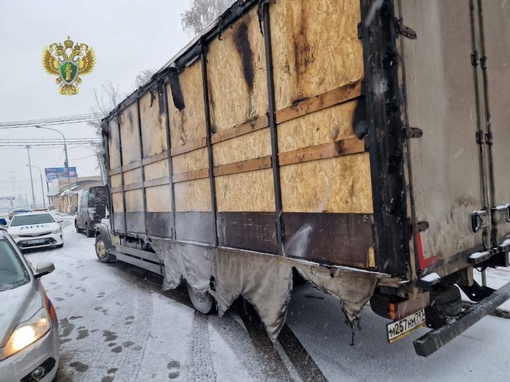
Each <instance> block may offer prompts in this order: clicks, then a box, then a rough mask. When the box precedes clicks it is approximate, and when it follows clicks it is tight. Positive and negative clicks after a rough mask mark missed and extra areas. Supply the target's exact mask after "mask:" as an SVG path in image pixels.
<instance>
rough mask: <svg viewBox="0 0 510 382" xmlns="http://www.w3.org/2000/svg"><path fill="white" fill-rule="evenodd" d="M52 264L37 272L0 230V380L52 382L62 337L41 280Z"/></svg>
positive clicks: (38, 269)
mask: <svg viewBox="0 0 510 382" xmlns="http://www.w3.org/2000/svg"><path fill="white" fill-rule="evenodd" d="M54 269H55V267H54V265H53V263H41V264H39V265H38V266H37V267H36V269H35V271H32V268H31V266H30V264H29V263H28V262H27V260H26V259H25V258H24V256H23V255H22V254H21V252H20V250H19V248H18V246H17V245H16V243H14V241H13V240H12V238H11V237H10V236H9V234H8V233H7V232H6V231H5V230H3V229H0V301H1V304H0V379H1V380H2V381H4V380H5V381H39V382H49V381H52V380H53V379H54V378H55V377H56V375H57V369H58V361H59V349H60V339H59V333H58V320H57V315H56V313H55V308H54V306H53V304H52V302H51V301H50V299H49V298H48V296H47V294H46V291H45V290H44V288H43V286H42V284H41V283H40V281H39V280H40V277H42V276H44V275H46V274H48V273H50V272H53V270H54Z"/></svg>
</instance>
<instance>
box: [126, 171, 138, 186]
mask: <svg viewBox="0 0 510 382" xmlns="http://www.w3.org/2000/svg"><path fill="white" fill-rule="evenodd" d="M141 181H142V169H141V168H137V169H134V170H131V171H126V172H125V173H124V185H125V186H127V185H128V184H132V183H137V182H141Z"/></svg>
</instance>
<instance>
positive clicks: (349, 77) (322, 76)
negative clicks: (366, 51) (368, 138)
mask: <svg viewBox="0 0 510 382" xmlns="http://www.w3.org/2000/svg"><path fill="white" fill-rule="evenodd" d="M270 10H271V33H272V47H273V63H274V69H275V70H274V73H275V93H276V94H275V98H276V108H277V110H279V109H282V108H284V107H286V106H289V105H291V104H292V103H293V102H295V101H297V100H301V99H303V98H308V97H311V96H315V95H318V94H321V93H324V92H326V91H328V90H331V89H334V88H337V87H338V86H340V85H344V84H346V83H349V82H351V81H355V80H359V79H360V78H362V77H363V52H362V46H361V40H359V39H358V23H359V22H360V21H361V16H360V1H359V0H335V1H331V0H314V1H310V0H278V1H277V2H276V3H275V4H273V3H271V8H270Z"/></svg>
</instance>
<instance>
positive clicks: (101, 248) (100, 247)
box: [96, 240, 106, 258]
mask: <svg viewBox="0 0 510 382" xmlns="http://www.w3.org/2000/svg"><path fill="white" fill-rule="evenodd" d="M96 253H97V255H98V256H99V257H101V258H105V257H106V245H104V241H102V240H98V241H97V242H96Z"/></svg>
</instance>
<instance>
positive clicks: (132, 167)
mask: <svg viewBox="0 0 510 382" xmlns="http://www.w3.org/2000/svg"><path fill="white" fill-rule="evenodd" d="M141 166H142V162H141V161H139V160H137V161H136V162H132V163H129V164H127V165H125V166H122V172H127V171H131V170H135V169H137V168H140V167H141Z"/></svg>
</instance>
